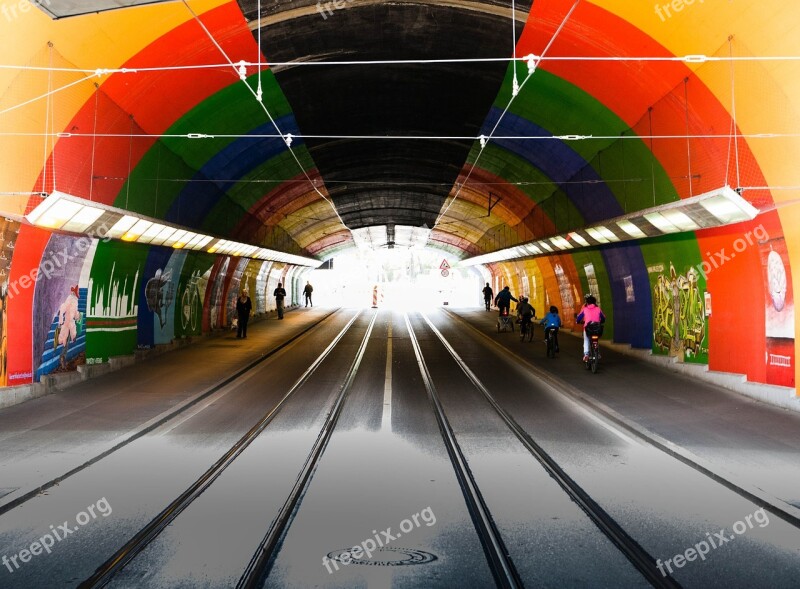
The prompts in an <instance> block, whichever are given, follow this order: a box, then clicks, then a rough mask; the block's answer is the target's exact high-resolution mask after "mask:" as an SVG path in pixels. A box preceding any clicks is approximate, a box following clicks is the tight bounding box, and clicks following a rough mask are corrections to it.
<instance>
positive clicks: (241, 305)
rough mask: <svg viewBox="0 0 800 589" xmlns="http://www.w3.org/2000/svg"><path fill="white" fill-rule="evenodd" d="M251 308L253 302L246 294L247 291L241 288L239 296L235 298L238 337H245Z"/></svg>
mask: <svg viewBox="0 0 800 589" xmlns="http://www.w3.org/2000/svg"><path fill="white" fill-rule="evenodd" d="M252 310H253V303H252V301H251V300H250V297H249V296H247V291H246V290H243V291H242V294H241V295H239V298H238V299H236V315H237V318H238V320H239V324H238V326H237V329H236V337H237V338H238V339H247V322H248V321H250V312H251V311H252Z"/></svg>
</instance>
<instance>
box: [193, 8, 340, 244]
mask: <svg viewBox="0 0 800 589" xmlns="http://www.w3.org/2000/svg"><path fill="white" fill-rule="evenodd" d="M182 2H183V5H184V6H185V7H186V9H187V10H188V11H189V13H190V14H191V15H192V17H193V18H194V20H195V21H196V22H197V23H198V24H199V25H200V27H201V28H202V29H203V31H205V33H206V35H207V36H208V38H209V40H210V41H211V42H212V43H213V44H214V46H215V47H216V48H217V49H218V50H219V52H220V53H221V54H222V56H223V57H224V58H225V59H226V60H227V61H228V64H229V65H230V67H231V68H233V70H234V72H235V73H236V74H237V75H238V76H239V78H240V79H241V80H242V83H243V84H244V85H245V86H246V87H247V89H248V90H249V91H250V93H251V94H252V95H253V97H254V98H255V99H256V101H257V102H258V104H260V105H261V109H262V110H263V111H264V113H265V114H266V115H267V118H269V121H270V123H272V126H273V127H275V131H277V132H278V134H280V135H281V136H282V137H283V138H284V141H285V143H286V147H287V149H288V151H289V153H290V154H291V155H292V158H294V160H295V162H297V166H298V167H299V168H300V171H301V172H302V173H303V175H304V176H305V177H306V179H307V180H308V182H309V184H311V186H312V188H313V190H314V192H316V193H317V194H318V195H319V196H320V197H321V198H322V199H323V200H324V201H325V202H327V203H328V204H329V205H330V207H331V209H332V210H333V213H334V214H335V215H336V218H337V219H339V222H340V223H341V224H342V226H344V228H345V229H347V230H348V231H349V230H350V228H349V227H348V226H347V224H346V223H345V222H344V220H343V219H342V217H341V216H340V215H339V211H337V210H336V207H335V206H334V204H333V202H332V201H331V200H330V199H329V198H327V197H326V196H325V195H324V194H323V193H322V191H320V190H319V188H317V186H316V184H315V182H314V181H313V180H312V179H311V176H309V175H308V172H307V171H306V169H305V168H304V167H303V164H302V163H301V162H300V159H299V158H298V157H297V154H296V153H295V152H294V150H293V149H292V145H291V143H292V138H293V136H292V134H291V133H289V134H286V135H284V134H283V132H282V131H281V129H280V127H279V126H278V123H277V121H275V119H274V118H273V116H272V113H270V111H269V109H268V108H267V106H266V105H265V104H264V102H263V100H259V99H258V94H257V93H256V92H255V91H254V90H253V88H252V87H251V86H250V84H248V83H247V78H246V76H245V75H244V74H242V65H241V63H240V64H238V67H237V64H234V62H233V61H232V60H231V58H230V57H229V56H228V54H227V53H226V52H225V50H224V49H223V48H222V46H221V45H220V44H219V43H218V42H217V40H216V39H215V38H214V35H212V34H211V31H209V30H208V28H207V27H206V25H205V23H203V21H202V20H200V17H199V16H198V15H197V14H196V13H195V11H194V10H192V7H191V6H189V3H188V2H187V0H182ZM259 18H260V15H259ZM259 50H260V49H259Z"/></svg>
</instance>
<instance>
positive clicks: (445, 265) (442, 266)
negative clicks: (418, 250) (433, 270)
mask: <svg viewBox="0 0 800 589" xmlns="http://www.w3.org/2000/svg"><path fill="white" fill-rule="evenodd" d="M449 269H450V264H448V263H447V260H446V259H445V260H442V263H441V264H440V265H439V270H449Z"/></svg>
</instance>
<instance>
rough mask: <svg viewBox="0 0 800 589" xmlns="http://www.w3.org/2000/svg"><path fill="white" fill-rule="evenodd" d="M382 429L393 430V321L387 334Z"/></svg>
mask: <svg viewBox="0 0 800 589" xmlns="http://www.w3.org/2000/svg"><path fill="white" fill-rule="evenodd" d="M381 430H383V431H392V323H391V319H390V320H389V333H387V334H386V380H384V382H383V419H382V420H381Z"/></svg>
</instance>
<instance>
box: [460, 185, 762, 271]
mask: <svg viewBox="0 0 800 589" xmlns="http://www.w3.org/2000/svg"><path fill="white" fill-rule="evenodd" d="M758 213H759V210H758V209H757V208H755V207H754V206H753V205H751V204H750V203H749V202H747V201H746V200H745V199H743V198H742V197H741V195H740V194H739V193H738V192H736V191H735V190H733V189H732V188H731V187H730V186H723V187H722V188H718V189H716V190H712V191H710V192H706V193H704V194H700V195H698V196H693V197H691V198H685V199H682V200H677V201H674V202H670V203H667V204H663V205H659V206H656V207H651V208H649V209H644V210H641V211H636V212H633V213H628V214H627V215H622V216H620V217H615V218H613V219H607V220H605V221H602V222H600V223H596V224H594V225H590V226H588V227H585V228H583V229H577V230H575V231H572V232H570V233H567V234H565V235H555V236H552V237H549V238H547V239H548V241H549V242H550V243H552V244H553V246H555V248H556V249H558V250H562V251H563V250H565V249H574V248H578V247H594V246H602V245H605V244H608V243H611V242H617V241H628V240H631V239H646V238H650V237H659V236H663V235H668V234H673V233H681V232H686V231H701V230H703V229H710V228H712V227H722V226H724V225H730V224H731V223H742V222H744V221H752V220H753V219H755V218H756V216H757V215H758ZM612 228H613V229H612ZM617 228H618V229H619V230H617ZM565 243H566V244H567V245H566V246H565ZM534 248H535V249H538V250H544V251H540V252H538V253H537V252H536V251H535V250H534ZM552 252H553V247H551V246H550V245H548V243H547V242H545V241H543V240H541V239H538V240H535V241H530V242H527V243H523V244H519V245H516V246H513V247H509V248H505V249H502V250H497V251H494V252H489V253H487V254H481V255H479V256H472V257H471V258H466V259H464V260H461V261H460V262H459V265H461V266H474V265H476V264H487V263H494V262H503V261H506V260H517V259H520V258H526V257H533V256H537V255H548V254H549V253H552Z"/></svg>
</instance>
